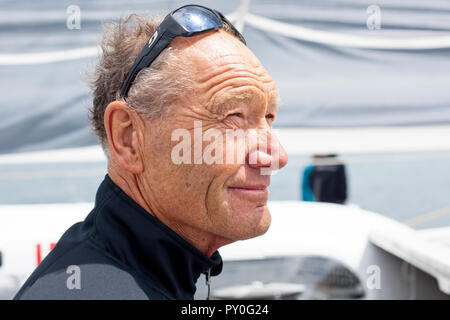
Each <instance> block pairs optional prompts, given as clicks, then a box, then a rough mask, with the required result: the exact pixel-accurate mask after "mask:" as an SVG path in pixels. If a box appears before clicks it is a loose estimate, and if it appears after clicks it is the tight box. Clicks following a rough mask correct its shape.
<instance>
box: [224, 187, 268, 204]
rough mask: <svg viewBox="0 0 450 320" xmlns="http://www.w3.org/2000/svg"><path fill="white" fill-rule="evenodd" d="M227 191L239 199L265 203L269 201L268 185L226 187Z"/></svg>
mask: <svg viewBox="0 0 450 320" xmlns="http://www.w3.org/2000/svg"><path fill="white" fill-rule="evenodd" d="M228 190H230V191H231V192H232V193H233V194H234V195H236V196H237V197H239V198H245V199H248V200H251V201H264V202H266V201H267V200H268V199H269V190H268V185H264V184H255V185H240V186H232V187H228Z"/></svg>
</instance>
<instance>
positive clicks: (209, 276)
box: [205, 268, 211, 300]
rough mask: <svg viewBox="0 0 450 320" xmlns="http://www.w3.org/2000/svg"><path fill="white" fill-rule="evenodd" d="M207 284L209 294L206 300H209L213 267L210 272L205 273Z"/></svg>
mask: <svg viewBox="0 0 450 320" xmlns="http://www.w3.org/2000/svg"><path fill="white" fill-rule="evenodd" d="M205 279H206V285H207V286H208V296H207V297H206V300H209V298H210V294H211V268H209V269H208V272H207V273H206V274H205Z"/></svg>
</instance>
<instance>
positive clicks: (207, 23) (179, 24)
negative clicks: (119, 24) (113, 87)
mask: <svg viewBox="0 0 450 320" xmlns="http://www.w3.org/2000/svg"><path fill="white" fill-rule="evenodd" d="M223 22H226V23H228V24H229V25H230V27H231V28H232V29H233V32H234V33H235V34H236V35H237V36H238V37H239V38H240V40H241V41H242V42H243V43H244V44H246V43H245V39H244V37H243V36H242V35H241V34H240V32H239V31H238V30H237V29H236V28H235V27H234V26H233V25H232V24H231V23H230V22H229V21H228V20H227V19H226V18H225V16H224V15H223V14H221V13H220V12H219V11H216V10H213V9H209V8H207V7H203V6H199V5H186V6H183V7H180V8H178V9H176V10H174V11H172V12H171V13H169V14H168V15H167V16H166V17H165V18H164V20H163V22H161V24H160V25H159V27H158V28H157V29H156V31H155V32H154V33H153V35H152V36H151V37H150V40H149V41H148V42H147V44H146V45H145V46H144V48H143V49H142V51H141V52H140V53H139V55H138V57H137V58H136V61H135V62H134V63H133V66H132V67H131V69H130V71H129V72H128V74H127V76H126V78H125V81H124V82H123V84H122V88H121V90H120V97H122V98H125V97H126V96H127V94H128V91H129V90H130V87H131V85H132V84H133V81H134V79H135V78H136V76H137V74H138V73H139V71H141V70H142V69H144V68H147V67H149V66H150V65H151V64H152V62H153V61H154V60H155V59H156V58H157V57H158V55H159V54H160V53H161V52H162V51H163V50H164V49H165V48H166V47H167V46H168V45H169V43H170V42H171V41H172V40H173V39H174V38H175V37H179V36H181V37H192V36H194V35H197V34H200V33H202V32H206V31H211V30H217V29H220V28H222V27H223Z"/></svg>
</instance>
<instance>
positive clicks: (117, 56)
mask: <svg viewBox="0 0 450 320" xmlns="http://www.w3.org/2000/svg"><path fill="white" fill-rule="evenodd" d="M102 49H103V55H102V58H101V61H100V63H99V66H98V68H97V70H96V73H95V76H94V79H93V81H92V87H93V95H94V107H93V110H92V115H91V120H92V123H93V127H94V131H95V133H96V134H97V135H98V137H99V140H100V143H101V145H102V147H103V148H104V150H105V153H106V155H107V158H108V175H107V176H106V177H105V180H104V181H103V182H102V184H101V185H100V187H99V189H98V191H97V195H96V201H95V207H94V209H93V210H92V212H91V213H90V214H89V215H88V217H87V218H86V220H85V221H83V222H80V223H77V224H75V225H74V226H72V227H71V228H70V229H68V230H67V231H66V232H65V234H64V235H63V236H62V238H61V239H60V240H59V242H58V243H57V245H56V246H55V248H54V249H53V250H52V251H51V253H50V254H49V255H48V256H47V257H46V258H45V260H44V261H43V262H42V263H41V264H40V265H39V267H38V268H37V269H36V270H35V272H34V273H33V274H32V275H31V276H30V278H29V279H28V280H27V281H26V283H25V284H24V285H23V287H22V288H21V290H20V291H19V293H18V294H17V295H16V299H105V298H106V299H192V298H193V296H194V293H195V289H196V287H195V284H196V281H197V279H198V277H199V276H200V274H202V273H204V274H205V275H206V277H207V280H208V281H209V277H210V276H214V275H217V274H218V273H220V271H221V269H222V260H221V257H220V255H219V253H218V251H217V249H218V248H219V247H221V246H223V245H226V244H229V243H232V242H234V241H237V240H244V239H249V238H252V237H256V236H259V235H261V234H263V233H265V232H266V230H267V229H268V228H269V225H270V221H271V218H270V213H269V211H268V209H267V206H266V202H267V199H268V190H267V187H268V186H269V183H270V172H271V170H273V169H278V168H281V167H283V166H284V165H285V164H286V162H287V155H286V153H285V151H284V149H283V148H282V147H281V145H280V144H279V142H278V140H277V138H276V137H275V136H274V135H273V133H272V122H273V121H274V118H275V115H276V112H277V101H278V96H277V89H276V86H275V83H274V82H273V80H272V78H271V77H270V76H269V75H268V74H267V72H266V70H264V68H263V67H262V65H261V63H260V62H259V61H258V59H257V58H256V57H255V56H254V55H253V54H252V52H251V51H250V50H249V49H248V48H247V46H246V45H245V41H244V39H243V38H242V36H241V35H240V34H239V32H238V31H237V30H235V29H234V27H233V26H232V25H231V24H230V23H229V22H228V21H227V20H226V19H225V18H224V17H223V15H221V14H220V13H219V12H217V11H215V10H211V9H208V8H205V7H201V6H192V5H191V6H184V7H181V8H179V9H177V10H175V11H173V12H172V13H170V14H169V15H168V16H166V17H165V18H164V20H161V19H160V18H153V19H145V18H142V17H138V16H131V17H130V18H128V19H126V20H125V21H122V22H121V23H120V24H119V25H118V26H112V27H110V28H109V29H107V30H106V31H105V33H104V37H103V44H102ZM180 130H181V131H180ZM238 130H241V131H244V132H246V133H248V132H253V138H252V139H247V137H248V136H250V135H248V134H246V135H245V137H246V139H245V144H244V148H243V152H240V153H239V152H235V151H236V150H237V149H239V148H238V143H239V141H241V140H242V136H240V137H239V135H234V136H233V139H228V137H229V136H230V133H233V132H235V131H238ZM177 132H178V133H177ZM180 132H181V134H180ZM207 132H213V133H214V134H209V135H208V134H206V133H207ZM255 133H256V135H255ZM221 134H223V137H222V136H221ZM189 137H190V138H191V140H189V139H188V138H189ZM192 137H193V138H194V139H192ZM180 138H181V139H180ZM184 138H186V139H187V140H186V139H184ZM235 138H236V139H235ZM207 141H209V142H210V143H209V144H208V143H204V142H207ZM241 142H242V141H241ZM180 145H181V146H182V148H180ZM230 154H232V155H233V157H229V155H230ZM180 157H181V160H182V161H179V160H180ZM211 157H212V158H213V159H214V160H215V161H211ZM225 158H226V159H227V160H230V159H232V160H233V161H223V159H225ZM264 170H265V172H262V171H264ZM61 214H64V212H61Z"/></svg>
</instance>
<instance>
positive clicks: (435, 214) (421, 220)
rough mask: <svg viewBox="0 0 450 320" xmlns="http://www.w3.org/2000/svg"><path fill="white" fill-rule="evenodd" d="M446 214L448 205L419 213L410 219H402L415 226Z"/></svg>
mask: <svg viewBox="0 0 450 320" xmlns="http://www.w3.org/2000/svg"><path fill="white" fill-rule="evenodd" d="M448 214H450V206H448V207H445V208H442V209H439V210H435V211H432V212H429V213H426V214H424V215H421V216H418V217H415V218H412V219H408V220H406V221H404V223H405V224H406V225H408V226H410V227H415V226H418V225H420V224H423V223H425V222H429V221H432V220H435V219H437V218H440V217H443V216H446V215H448Z"/></svg>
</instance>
